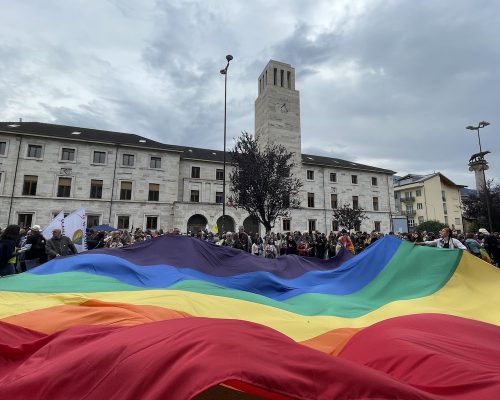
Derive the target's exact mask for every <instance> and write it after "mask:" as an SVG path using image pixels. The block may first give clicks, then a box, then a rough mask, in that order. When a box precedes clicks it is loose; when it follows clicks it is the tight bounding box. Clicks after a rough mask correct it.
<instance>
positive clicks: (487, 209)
mask: <svg viewBox="0 0 500 400" xmlns="http://www.w3.org/2000/svg"><path fill="white" fill-rule="evenodd" d="M480 128H481V124H479V125H478V126H477V140H478V141H479V151H480V152H481V153H482V152H483V150H482V148H481V136H480V135H479V129H480ZM482 170H483V179H484V197H485V200H486V211H487V212H488V225H489V227H490V233H493V223H492V221H491V210H490V194H489V193H488V192H489V190H488V182H487V181H486V173H485V172H484V164H483V168H482Z"/></svg>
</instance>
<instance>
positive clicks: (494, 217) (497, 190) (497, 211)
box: [462, 180, 500, 231]
mask: <svg viewBox="0 0 500 400" xmlns="http://www.w3.org/2000/svg"><path fill="white" fill-rule="evenodd" d="M486 188H487V191H486V194H487V196H488V200H489V203H490V211H491V221H492V224H493V230H494V231H499V230H500V185H494V186H493V181H492V180H489V181H488V183H487V184H486ZM462 205H463V209H464V218H466V219H467V220H469V221H471V222H472V223H471V226H470V230H471V231H477V230H478V229H479V228H489V222H488V208H487V203H486V197H485V196H484V194H483V193H480V194H477V193H473V194H471V195H469V196H468V197H467V198H465V199H463V200H462Z"/></svg>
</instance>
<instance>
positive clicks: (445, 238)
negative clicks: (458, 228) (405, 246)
mask: <svg viewBox="0 0 500 400" xmlns="http://www.w3.org/2000/svg"><path fill="white" fill-rule="evenodd" d="M439 233H440V234H441V237H440V238H439V239H436V240H428V241H426V242H415V244H418V245H421V246H431V247H438V248H443V249H462V250H467V247H465V246H464V245H463V244H462V242H460V240H458V239H455V238H453V235H452V233H451V229H450V228H448V227H446V228H443V229H441V231H440V232H439Z"/></svg>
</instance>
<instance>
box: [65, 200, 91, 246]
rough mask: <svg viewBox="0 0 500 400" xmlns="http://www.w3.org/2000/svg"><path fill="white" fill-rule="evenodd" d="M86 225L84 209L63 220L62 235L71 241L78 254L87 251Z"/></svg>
mask: <svg viewBox="0 0 500 400" xmlns="http://www.w3.org/2000/svg"><path fill="white" fill-rule="evenodd" d="M86 225H87V216H86V215H85V209H84V208H79V209H78V210H76V211H74V212H72V213H71V214H70V215H68V216H67V217H66V218H64V219H63V224H62V226H63V235H64V236H67V237H69V238H70V239H71V241H72V242H73V244H74V245H75V247H76V249H77V250H78V252H79V253H80V252H82V251H85V250H87V241H86V240H85V239H86V237H85V233H86Z"/></svg>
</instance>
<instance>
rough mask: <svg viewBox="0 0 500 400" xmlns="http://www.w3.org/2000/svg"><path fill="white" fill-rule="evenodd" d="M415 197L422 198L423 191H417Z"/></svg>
mask: <svg viewBox="0 0 500 400" xmlns="http://www.w3.org/2000/svg"><path fill="white" fill-rule="evenodd" d="M415 195H416V196H417V197H420V196H422V189H417V190H415Z"/></svg>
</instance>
